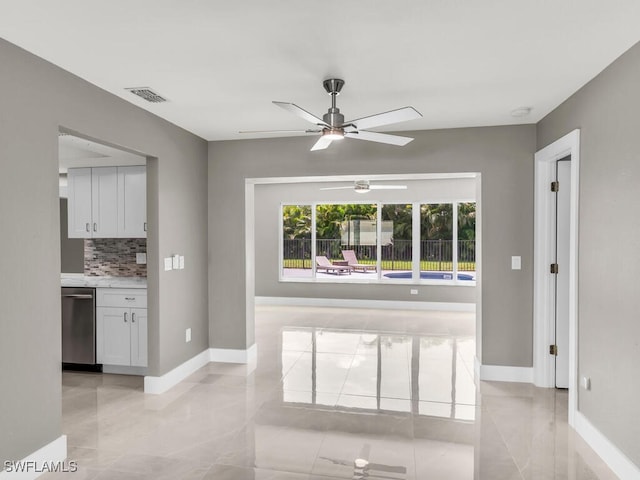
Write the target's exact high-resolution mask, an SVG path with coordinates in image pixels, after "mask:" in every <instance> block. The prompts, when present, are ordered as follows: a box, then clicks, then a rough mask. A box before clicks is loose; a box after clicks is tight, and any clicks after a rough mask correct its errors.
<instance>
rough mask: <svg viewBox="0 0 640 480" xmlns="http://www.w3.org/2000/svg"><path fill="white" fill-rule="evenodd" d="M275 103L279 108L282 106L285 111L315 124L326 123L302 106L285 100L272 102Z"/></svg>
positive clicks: (324, 124)
mask: <svg viewBox="0 0 640 480" xmlns="http://www.w3.org/2000/svg"><path fill="white" fill-rule="evenodd" d="M273 103H274V104H275V105H277V106H279V107H280V108H284V109H285V110H286V111H287V112H290V113H293V114H294V115H297V116H298V117H300V118H304V119H305V120H306V121H307V122H311V123H313V124H315V125H323V126H327V127H328V125H327V124H326V123H325V122H324V121H323V120H322V119H321V118H318V117H316V116H315V115H313V114H312V113H309V112H307V111H306V110H305V109H304V108H300V107H299V106H297V105H296V104H295V103H287V102H273Z"/></svg>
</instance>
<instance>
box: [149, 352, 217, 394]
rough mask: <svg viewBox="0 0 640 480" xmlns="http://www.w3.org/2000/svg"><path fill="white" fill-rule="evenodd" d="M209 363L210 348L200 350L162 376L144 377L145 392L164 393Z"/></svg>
mask: <svg viewBox="0 0 640 480" xmlns="http://www.w3.org/2000/svg"><path fill="white" fill-rule="evenodd" d="M207 363H209V350H208V349H207V350H204V351H202V352H200V353H199V354H198V355H196V356H195V357H193V358H190V359H189V360H187V361H186V362H184V363H183V364H182V365H178V366H177V367H176V368H174V369H173V370H171V371H169V372H167V373H165V374H164V375H162V376H160V377H152V376H150V375H147V376H145V377H144V393H151V394H154V395H158V394H160V393H164V392H166V391H167V390H169V389H170V388H172V387H174V386H176V385H177V384H178V383H180V382H181V381H182V380H184V379H185V378H187V377H188V376H189V375H191V374H192V373H194V372H195V371H196V370H198V369H200V368H202V367H204V366H205V365H206V364H207Z"/></svg>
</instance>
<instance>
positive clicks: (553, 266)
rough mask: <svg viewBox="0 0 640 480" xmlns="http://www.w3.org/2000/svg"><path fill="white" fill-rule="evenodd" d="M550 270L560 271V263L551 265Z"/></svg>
mask: <svg viewBox="0 0 640 480" xmlns="http://www.w3.org/2000/svg"><path fill="white" fill-rule="evenodd" d="M550 271H551V273H558V264H557V263H552V264H551V267H550Z"/></svg>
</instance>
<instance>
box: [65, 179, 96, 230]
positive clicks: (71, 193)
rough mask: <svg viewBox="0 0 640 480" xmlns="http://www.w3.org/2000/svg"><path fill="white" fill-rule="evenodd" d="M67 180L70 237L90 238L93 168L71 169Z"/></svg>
mask: <svg viewBox="0 0 640 480" xmlns="http://www.w3.org/2000/svg"><path fill="white" fill-rule="evenodd" d="M67 181H68V187H67V194H68V198H69V199H68V216H69V238H90V237H91V230H92V228H93V221H92V216H91V169H90V168H74V169H69V172H68V174H67Z"/></svg>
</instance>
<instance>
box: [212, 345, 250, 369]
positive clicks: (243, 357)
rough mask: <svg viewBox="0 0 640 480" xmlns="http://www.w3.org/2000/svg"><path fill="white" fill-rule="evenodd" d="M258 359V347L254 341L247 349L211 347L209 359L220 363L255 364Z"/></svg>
mask: <svg viewBox="0 0 640 480" xmlns="http://www.w3.org/2000/svg"><path fill="white" fill-rule="evenodd" d="M257 359H258V348H257V346H256V344H255V343H254V344H253V345H251V346H250V347H249V348H247V349H246V350H239V349H232V348H210V349H209V361H210V362H220V363H246V364H248V365H251V364H255V363H256V361H257Z"/></svg>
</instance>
